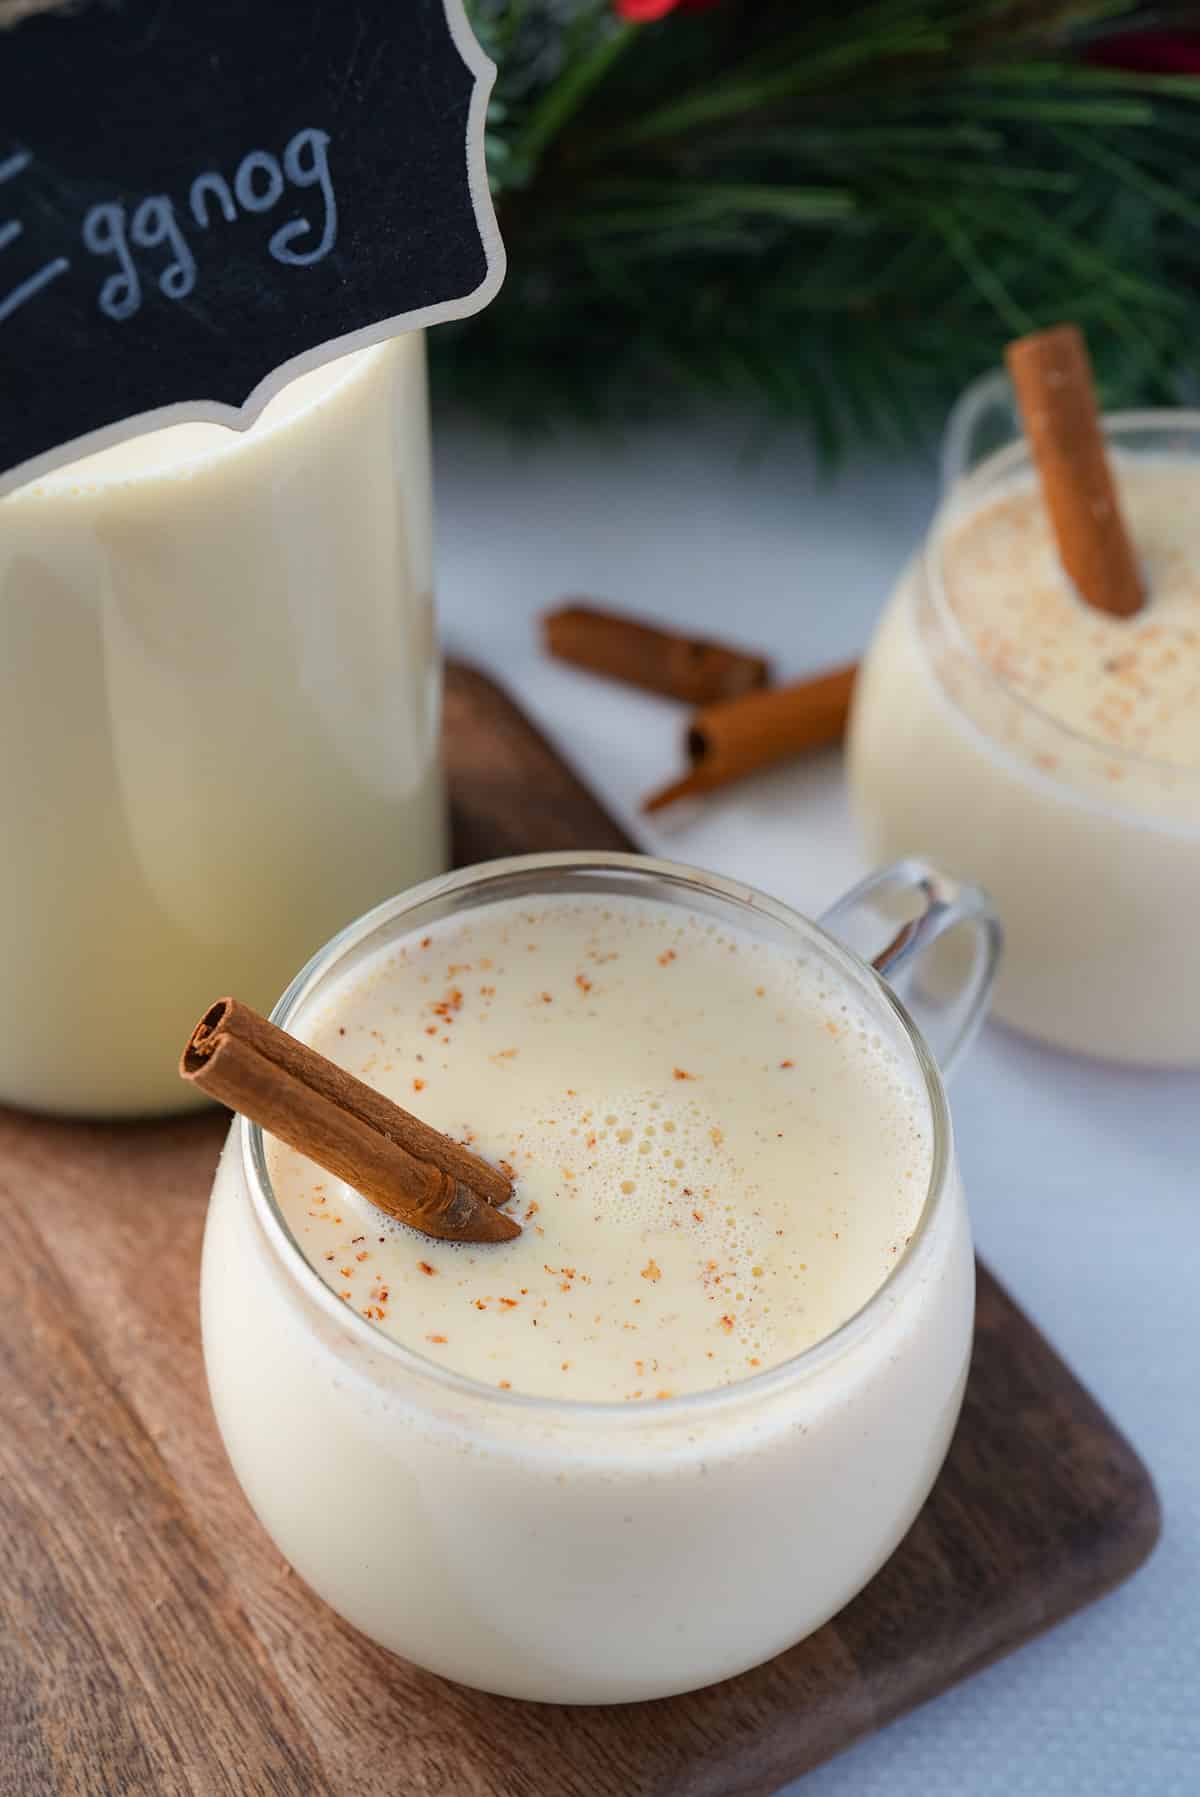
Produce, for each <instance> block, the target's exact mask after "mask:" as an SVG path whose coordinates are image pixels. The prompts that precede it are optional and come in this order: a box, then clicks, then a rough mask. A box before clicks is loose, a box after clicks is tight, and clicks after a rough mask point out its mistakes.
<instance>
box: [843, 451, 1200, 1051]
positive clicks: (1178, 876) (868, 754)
mask: <svg viewBox="0 0 1200 1797" xmlns="http://www.w3.org/2000/svg"><path fill="white" fill-rule="evenodd" d="M1004 459H1005V460H1006V459H1007V458H1004ZM1113 466H1114V472H1115V473H1116V476H1117V480H1118V485H1119V488H1120V494H1121V502H1122V507H1123V511H1124V514H1125V518H1126V521H1127V524H1128V527H1129V530H1130V534H1131V536H1132V539H1133V542H1134V547H1135V550H1136V553H1137V557H1138V560H1139V564H1140V566H1141V569H1142V572H1143V576H1144V581H1145V586H1146V592H1147V601H1146V604H1145V605H1144V606H1143V607H1142V609H1141V610H1140V611H1139V612H1137V613H1136V614H1135V615H1134V616H1132V617H1129V618H1114V617H1109V616H1108V615H1106V614H1104V613H1101V612H1099V611H1097V610H1095V609H1094V608H1093V607H1091V606H1089V605H1087V604H1085V603H1084V602H1083V600H1082V599H1081V598H1080V597H1079V596H1078V595H1077V594H1076V593H1075V591H1074V590H1073V588H1072V586H1071V584H1070V582H1069V581H1068V579H1067V577H1066V576H1065V574H1064V573H1063V571H1062V569H1061V566H1060V564H1059V561H1058V556H1057V553H1056V551H1055V547H1054V541H1053V536H1052V532H1051V528H1050V524H1049V520H1048V517H1047V514H1046V512H1045V508H1044V506H1043V504H1042V501H1041V497H1040V493H1039V492H1038V490H1037V487H1036V485H1035V483H1034V480H1033V477H1032V475H1031V474H1030V473H1029V472H1028V470H1026V471H1024V472H1023V473H1017V474H1012V473H1007V474H1004V475H1003V478H997V479H995V480H993V481H991V482H990V484H989V481H988V479H987V478H986V476H987V468H986V467H985V468H984V469H981V470H980V471H979V472H978V474H977V475H974V476H972V477H971V479H970V480H969V481H967V482H964V483H962V484H961V485H960V487H959V488H956V489H955V492H954V493H953V494H952V495H951V498H950V500H949V502H948V504H947V507H946V510H945V512H944V514H943V517H942V519H941V520H940V521H939V524H938V525H937V527H935V531H934V535H933V539H932V542H931V544H930V546H929V548H928V549H927V551H926V554H925V555H924V556H923V557H922V558H921V559H920V560H919V561H918V562H917V563H916V564H914V566H913V567H912V568H911V569H910V570H909V571H908V572H907V574H906V575H905V577H904V579H903V581H902V582H901V584H900V587H899V589H898V591H897V592H896V594H895V595H894V597H893V599H892V601H891V603H890V605H889V606H888V608H887V610H886V612H885V614H884V617H883V619H882V621H881V623H880V626H879V629H878V631H877V633H876V636H875V638H874V640H873V642H872V644H871V647H870V650H869V652H868V654H867V657H866V659H865V661H864V664H863V668H862V671H861V674H860V677H859V681H858V684H857V688H856V695H855V705H854V714H853V718H852V721H851V730H850V739H849V772H850V784H851V795H852V798H853V801H854V806H855V810H856V812H857V815H858V819H859V822H860V824H861V826H862V829H863V832H864V835H865V837H866V841H867V845H868V849H869V851H870V853H871V854H872V855H877V856H880V857H883V858H886V857H890V856H894V855H897V854H902V853H920V854H928V855H930V856H931V857H932V858H933V859H935V860H936V861H938V862H940V863H941V864H942V865H944V866H946V867H949V868H951V869H953V870H954V871H955V872H956V873H958V874H960V875H961V876H963V877H965V878H969V879H972V880H977V881H978V882H979V883H980V884H982V885H983V886H985V887H986V888H987V889H988V891H989V892H990V893H991V895H992V897H993V898H994V900H995V901H996V904H997V908H998V910H999V912H1000V916H1001V918H1002V919H1003V922H1004V927H1005V937H1006V951H1005V958H1004V965H1003V967H1002V969H1001V972H1000V977H999V981H998V984H997V988H996V995H995V1000H994V1006H995V1010H996V1012H997V1013H998V1015H999V1016H1000V1017H1002V1018H1004V1019H1005V1020H1006V1021H1009V1022H1011V1023H1014V1024H1016V1025H1018V1026H1019V1027H1021V1028H1024V1029H1028V1030H1030V1031H1032V1032H1033V1033H1035V1034H1037V1035H1039V1036H1043V1037H1044V1038H1046V1039H1047V1040H1049V1041H1051V1042H1055V1043H1058V1044H1060V1045H1062V1046H1064V1047H1068V1048H1073V1049H1076V1050H1081V1051H1083V1052H1086V1053H1089V1054H1096V1055H1102V1056H1110V1057H1118V1058H1127V1059H1134V1060H1140V1061H1146V1062H1160V1063H1167V1064H1172V1063H1188V1062H1194V1061H1200V938H1198V937H1197V933H1196V930H1195V917H1194V911H1195V894H1196V892H1197V890H1200V507H1198V506H1197V503H1196V501H1197V496H1198V495H1200V474H1198V470H1197V463H1196V460H1195V458H1194V457H1187V456H1183V455H1179V456H1170V455H1167V454H1165V453H1155V454H1150V453H1146V454H1136V455H1135V454H1123V453H1116V454H1114V456H1113Z"/></svg>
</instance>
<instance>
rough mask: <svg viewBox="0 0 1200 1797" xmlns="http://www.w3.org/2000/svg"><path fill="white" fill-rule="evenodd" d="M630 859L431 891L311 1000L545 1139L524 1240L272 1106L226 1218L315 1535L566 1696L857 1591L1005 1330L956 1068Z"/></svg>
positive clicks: (478, 1654)
mask: <svg viewBox="0 0 1200 1797" xmlns="http://www.w3.org/2000/svg"><path fill="white" fill-rule="evenodd" d="M597 859H598V858H597ZM629 862H630V866H631V867H637V871H636V872H629V873H626V872H625V871H623V870H622V871H618V873H617V874H615V875H614V876H613V877H612V878H611V879H609V880H608V881H607V882H600V883H598V882H597V881H596V878H595V876H594V874H591V870H586V871H585V874H584V875H582V876H580V877H579V878H577V879H575V880H574V881H573V882H572V879H571V877H570V875H569V874H567V875H563V876H561V877H558V878H556V876H555V873H554V870H553V858H551V868H550V871H549V873H548V874H544V875H542V876H541V889H540V890H539V889H538V882H537V880H536V879H535V878H534V877H533V876H530V877H528V878H526V879H525V880H524V889H523V890H517V891H514V890H513V886H514V881H516V882H517V884H518V886H520V885H521V876H519V875H516V876H508V877H506V876H504V875H503V873H501V874H500V875H497V876H495V878H494V880H492V881H491V882H490V883H491V884H492V885H494V886H495V888H496V890H495V893H494V896H492V895H490V894H489V895H480V896H486V902H478V897H477V894H476V890H475V889H473V888H472V887H471V886H470V885H469V884H466V882H469V881H470V879H471V878H472V876H459V877H458V878H457V881H455V882H450V883H448V886H447V887H443V888H428V889H426V891H427V894H432V895H433V896H431V897H429V898H428V901H427V903H426V904H425V905H424V906H423V907H421V906H418V907H417V911H416V913H415V914H414V915H412V916H411V917H410V918H409V919H408V920H403V919H402V912H401V909H400V908H392V912H393V915H392V917H391V919H390V920H389V919H388V918H386V917H385V918H384V921H383V923H382V924H378V925H375V927H371V926H372V920H371V919H368V920H366V924H365V925H364V926H360V934H359V936H358V938H357V942H352V943H351V944H350V946H349V948H348V949H347V950H344V951H338V945H336V944H335V945H334V951H335V952H334V954H333V956H332V958H331V961H330V963H329V966H328V968H327V970H326V971H325V972H323V973H322V972H320V971H318V972H317V973H316V974H315V975H314V976H313V977H312V979H310V980H309V981H308V982H307V983H306V984H305V986H304V988H303V990H302V991H301V993H300V994H299V995H298V996H297V997H296V1001H295V1004H296V1008H295V1012H294V1015H292V1016H290V1017H288V1019H287V1027H289V1028H290V1029H292V1030H294V1032H295V1033H296V1034H298V1035H300V1036H301V1037H302V1038H303V1039H304V1040H306V1041H308V1042H310V1043H311V1044H312V1045H313V1046H315V1047H316V1048H317V1049H319V1050H320V1051H321V1052H322V1053H324V1054H327V1055H329V1056H330V1057H331V1058H332V1059H335V1060H337V1061H339V1062H340V1063H342V1064H343V1065H345V1066H346V1067H347V1068H348V1069H349V1070H350V1071H352V1072H354V1073H355V1074H357V1075H358V1076H359V1077H360V1078H362V1079H365V1080H368V1081H369V1082H370V1083H372V1084H373V1085H376V1086H377V1087H379V1088H380V1089H381V1090H382V1091H384V1092H385V1093H387V1094H388V1095H389V1096H391V1097H393V1098H395V1099H397V1100H398V1101H399V1102H401V1103H402V1104H404V1105H405V1106H407V1107H408V1108H410V1109H413V1110H416V1111H417V1112H418V1113H419V1114H420V1115H421V1116H423V1117H424V1118H426V1119H427V1120H428V1121H430V1122H431V1123H433V1124H435V1125H436V1126H437V1127H439V1128H441V1129H443V1130H445V1131H446V1132H448V1133H450V1134H452V1135H455V1136H457V1137H458V1138H460V1139H462V1140H464V1141H469V1142H470V1144H471V1145H472V1147H473V1148H474V1149H475V1151H476V1152H478V1153H481V1154H483V1155H484V1156H486V1157H489V1158H491V1159H493V1160H494V1161H497V1162H505V1163H507V1164H508V1165H509V1166H511V1168H512V1170H513V1173H514V1176H515V1181H516V1200H515V1214H516V1215H518V1217H519V1218H520V1220H521V1222H522V1225H523V1229H522V1234H521V1236H520V1238H519V1239H518V1240H516V1241H514V1242H511V1243H507V1244H504V1245H502V1246H500V1247H473V1246H462V1245H452V1244H447V1243H445V1242H440V1241H435V1240H432V1239H430V1238H427V1237H424V1236H421V1235H418V1234H416V1233H414V1232H413V1231H410V1230H408V1229H406V1228H405V1227H404V1226H403V1225H400V1224H397V1223H393V1222H391V1221H390V1220H389V1219H387V1218H385V1217H383V1216H382V1215H381V1213H380V1212H379V1211H378V1210H376V1209H375V1207H373V1206H371V1205H370V1204H368V1203H367V1202H365V1201H364V1200H363V1199H362V1198H360V1197H359V1196H358V1195H357V1194H356V1193H355V1192H353V1191H351V1190H349V1189H348V1188H347V1187H346V1186H344V1185H343V1184H342V1183H341V1182H339V1181H338V1180H336V1179H334V1178H332V1177H331V1176H330V1175H328V1174H326V1173H323V1172H322V1171H321V1170H320V1169H319V1168H316V1167H314V1166H313V1165H312V1164H311V1163H309V1162H308V1161H306V1160H305V1159H304V1158H303V1157H302V1156H300V1155H299V1154H297V1153H295V1152H294V1151H292V1150H289V1149H287V1148H285V1147H283V1146H281V1145H280V1144H277V1143H275V1142H272V1141H269V1140H268V1141H266V1143H265V1158H263V1159H261V1160H259V1161H257V1162H256V1161H255V1159H254V1157H255V1156H256V1155H260V1154H262V1153H263V1149H262V1148H255V1147H254V1146H253V1141H252V1138H251V1136H250V1134H249V1132H245V1134H244V1133H243V1131H242V1130H241V1128H240V1126H239V1127H237V1128H235V1131H234V1134H233V1136H232V1137H231V1141H230V1144H229V1146H228V1148H227V1150H226V1154H225V1157H224V1160H223V1162H222V1167H221V1171H220V1174H219V1176H218V1181H217V1187H216V1191H215V1194H214V1200H213V1208H212V1211H211V1213H210V1220H209V1226H208V1232H207V1237H206V1245H205V1265H204V1289H203V1298H204V1305H203V1311H204V1334H205V1353H206V1360H207V1365H208V1371H209V1380H210V1386H211V1390H212V1394H213V1400H214V1404H215V1407H216V1411H217V1416H218V1420H219V1422H220V1424H221V1428H222V1432H223V1434H224V1437H225V1441H226V1444H227V1446H228V1449H229V1452H230V1455H231V1458H232V1460H233V1463H234V1466H235V1469H236V1470H237V1472H238V1474H239V1477H240V1478H241V1481H242V1483H243V1486H244V1487H245V1489H246V1492H247V1495H248V1496H249V1498H250V1500H251V1502H252V1504H253V1505H254V1506H255V1508H256V1510H257V1511H258V1513H259V1516H260V1517H261V1519H262V1521H263V1522H264V1524H265V1525H266V1527H267V1528H268V1530H269V1531H270V1533H271V1534H272V1536H273V1537H274V1539H275V1541H276V1542H277V1544H278V1545H279V1547H280V1548H281V1550H282V1551H283V1552H284V1554H285V1555H286V1556H287V1557H288V1558H289V1559H290V1560H291V1561H292V1563H293V1564H294V1565H295V1566H296V1567H297V1569H298V1570H299V1571H300V1572H301V1573H302V1574H303V1575H304V1576H305V1577H306V1578H307V1579H308V1580H309V1581H310V1583H312V1584H313V1585H314V1586H315V1588H316V1589H317V1590H318V1591H319V1592H321V1593H322V1594H323V1595H324V1596H325V1597H326V1598H327V1599H328V1600H329V1601H330V1602H331V1603H332V1604H333V1605H334V1606H335V1607H336V1608H337V1609H339V1610H340V1611H341V1612H342V1613H343V1614H344V1615H345V1616H347V1617H348V1618H349V1619H350V1620H351V1621H353V1622H355V1623H356V1624H357V1625H358V1626H359V1627H361V1628H363V1629H364V1630H365V1631H366V1632H367V1633H369V1634H371V1635H372V1636H373V1637H374V1638H375V1639H377V1640H379V1641H382V1642H383V1643H384V1644H385V1645H387V1646H389V1647H392V1648H394V1649H395V1650H396V1651H398V1652H401V1653H404V1654H407V1655H408V1656H409V1657H411V1658H413V1659H416V1660H417V1661H419V1662H420V1663H421V1664H423V1665H425V1666H427V1667H429V1668H431V1669H432V1670H434V1671H439V1672H442V1673H445V1674H447V1675H449V1676H451V1677H455V1678H458V1679H461V1680H463V1681H464V1682H467V1683H471V1684H477V1685H481V1686H483V1687H484V1688H486V1689H489V1690H494V1691H499V1692H503V1693H508V1694H511V1695H516V1696H526V1697H539V1698H546V1699H553V1700H559V1701H578V1702H584V1701H596V1702H600V1701H612V1700H621V1699H626V1698H635V1697H649V1696H659V1695H664V1694H666V1693H667V1692H670V1691H675V1690H684V1689H688V1688H691V1687H693V1686H695V1685H699V1684H704V1683H707V1682H710V1681H711V1680H713V1679H716V1678H720V1677H723V1676H726V1675H727V1674H729V1673H732V1672H735V1671H737V1670H740V1669H742V1668H744V1667H745V1666H747V1665H750V1664H753V1663H754V1662H755V1661H757V1660H760V1659H763V1658H765V1657H767V1656H768V1655H769V1654H771V1653H774V1652H776V1651H778V1650H779V1649H780V1648H782V1647H783V1646H785V1645H786V1644H788V1643H789V1642H791V1641H794V1640H796V1639H798V1638H800V1637H801V1636H802V1635H804V1634H806V1633H808V1632H809V1631H810V1630H811V1629H812V1628H814V1627H816V1626H817V1625H818V1624H819V1623H820V1622H821V1621H823V1620H824V1619H825V1618H826V1617H827V1616H828V1615H830V1614H831V1613H832V1612H833V1611H834V1610H836V1609H838V1608H840V1606H841V1605H842V1604H843V1603H844V1602H845V1601H846V1600H847V1599H848V1598H849V1597H850V1596H851V1595H852V1594H853V1593H854V1591H856V1590H857V1589H858V1588H859V1587H860V1586H861V1585H862V1583H864V1582H865V1580H866V1579H867V1578H868V1577H869V1576H870V1574H871V1573H872V1572H873V1571H874V1570H875V1568H876V1567H877V1566H878V1565H879V1564H880V1563H881V1561H882V1560H883V1559H884V1558H885V1557H886V1555H887V1554H888V1553H889V1552H890V1551H891V1548H892V1547H893V1546H894V1545H895V1543H896V1541H898V1539H899V1538H900V1535H901V1534H902V1533H903V1532H904V1530H905V1529H906V1528H907V1526H908V1524H909V1522H910V1521H911V1520H912V1517H913V1515H914V1514H915V1512H916V1509H917V1508H918V1506H919V1504H920V1503H921V1501H922V1500H923V1498H924V1496H925V1494H926V1492H927V1491H928V1488H929V1485H930V1484H931V1482H932V1480H933V1477H934V1475H935V1473H936V1470H937V1467H938V1465H939V1464H940V1461H941V1459H942V1456H943V1455H944V1453H945V1449H946V1445H947V1442H948V1440H949V1435H950V1431H951V1429H952V1427H953V1423H954V1420H955V1417H956V1415H957V1410H958V1405H959V1401H960V1398H961V1392H962V1384H963V1379H964V1375H965V1364H966V1355H967V1350H968V1345H969V1336H970V1318H971V1297H972V1261H971V1255H970V1248H969V1235H968V1230H967V1225H966V1218H965V1212H964V1210H963V1206H962V1199H961V1193H960V1190H959V1187H958V1182H957V1175H956V1174H955V1172H954V1168H953V1163H952V1161H951V1160H949V1158H948V1143H947V1141H946V1139H945V1136H944V1128H945V1123H944V1116H940V1115H939V1112H938V1106H939V1103H940V1100H939V1099H938V1098H937V1097H936V1095H934V1096H931V1091H930V1086H929V1083H928V1081H929V1075H928V1069H923V1068H922V1066H921V1064H920V1062H919V1060H918V1057H917V1056H916V1054H914V1051H913V1047H912V1044H911V1041H910V1040H909V1038H908V1036H907V1033H906V1031H905V1030H904V1028H903V1026H902V1025H901V1024H900V1022H899V1020H898V1018H897V1016H896V1014H895V1013H894V1012H893V1011H892V1009H891V1008H890V1007H889V1006H888V1004H887V1002H886V1000H884V999H883V997H882V995H881V994H880V993H879V991H878V989H877V987H876V986H875V984H874V982H873V979H872V976H870V975H869V974H867V973H865V971H864V972H862V974H861V977H859V976H857V975H856V974H855V972H854V971H853V968H854V964H853V963H852V962H851V961H850V959H849V958H848V957H843V956H841V955H840V954H839V952H838V951H837V950H836V949H834V948H833V947H832V945H831V944H829V943H828V942H827V940H826V939H823V938H821V937H820V934H819V932H812V931H811V930H810V927H809V926H805V925H803V924H802V923H801V922H800V920H798V919H792V918H791V916H790V914H788V913H786V912H782V911H781V910H778V909H777V908H775V909H774V910H773V912H772V913H766V914H763V913H760V914H757V915H755V914H751V913H749V912H747V915H746V916H745V917H744V918H742V917H741V916H739V908H738V906H737V904H736V903H735V902H734V900H733V899H731V898H727V897H725V896H724V895H720V896H719V898H718V899H717V900H716V901H715V902H714V895H713V893H712V892H711V891H710V892H707V893H705V892H703V891H702V889H700V888H697V892H699V893H700V896H701V897H702V898H704V899H706V900H707V903H706V904H705V905H703V906H697V907H696V908H692V907H691V906H690V905H689V904H688V903H687V902H686V898H687V895H686V894H685V895H684V896H683V897H682V898H681V896H680V894H679V893H678V891H672V890H669V889H667V888H662V889H656V888H655V886H654V883H653V868H654V864H652V863H646V864H642V865H644V867H645V868H647V869H650V870H651V872H650V873H649V874H647V873H645V872H643V871H641V867H639V866H638V864H636V862H635V861H634V858H629ZM512 866H514V867H515V868H517V869H521V867H522V864H521V863H515V864H512ZM488 871H489V870H487V869H484V870H480V874H479V876H478V878H479V879H480V880H485V884H486V883H487V882H486V879H485V877H486V876H488ZM589 875H591V877H590V878H589V877H588V876H589ZM697 878H699V877H697ZM597 885H599V889H594V888H596V887H597ZM456 886H457V887H459V888H462V889H463V890H464V892H466V893H467V894H468V895H469V898H470V902H468V903H458V904H456V903H455V902H454V900H453V892H454V889H455V887H456ZM589 887H591V888H593V889H589ZM443 895H447V896H443ZM418 896H420V895H418ZM762 903H763V904H764V905H765V904H766V901H762ZM403 923H407V927H402V924H403ZM363 930H365V931H366V934H365V935H363V934H362V933H361V932H362V931H363ZM314 982H315V983H314ZM932 1077H934V1078H936V1076H932ZM260 1140H261V1139H260ZM247 1152H249V1153H250V1156H251V1159H250V1161H247V1160H246V1158H245V1155H246V1153H247ZM260 1184H261V1186H262V1191H261V1193H260V1196H259V1197H258V1198H255V1197H254V1196H253V1191H254V1189H255V1188H256V1187H257V1186H258V1185H260ZM931 1193H933V1194H936V1200H935V1199H934V1198H931Z"/></svg>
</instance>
